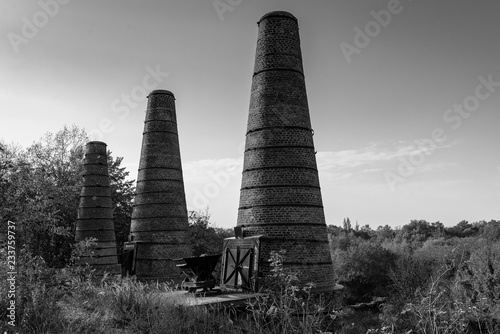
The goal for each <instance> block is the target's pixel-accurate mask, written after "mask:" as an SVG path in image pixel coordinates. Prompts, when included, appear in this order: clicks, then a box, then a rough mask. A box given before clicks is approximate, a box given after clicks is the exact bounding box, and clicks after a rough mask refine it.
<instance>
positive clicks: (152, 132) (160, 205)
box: [130, 90, 192, 283]
mask: <svg viewBox="0 0 500 334" xmlns="http://www.w3.org/2000/svg"><path fill="white" fill-rule="evenodd" d="M187 228H188V217H187V207H186V197H185V192H184V181H183V177H182V165H181V155H180V149H179V138H178V132H177V117H176V111H175V98H174V95H173V94H172V93H171V92H169V91H164V90H156V91H153V92H151V94H150V95H149V97H148V109H147V111H146V120H145V123H144V134H143V139H142V149H141V158H140V162H139V173H138V177H137V187H136V196H135V200H134V207H133V212H132V224H131V227H130V239H131V241H133V242H136V244H137V245H136V247H137V248H136V249H137V255H136V275H137V277H138V278H139V279H143V280H152V279H159V280H174V281H175V282H176V283H178V282H180V280H181V279H182V277H181V275H180V272H179V270H178V268H177V267H176V266H175V263H174V262H173V261H172V259H177V258H182V257H187V256H191V254H192V250H191V246H190V245H189V244H188V238H187Z"/></svg>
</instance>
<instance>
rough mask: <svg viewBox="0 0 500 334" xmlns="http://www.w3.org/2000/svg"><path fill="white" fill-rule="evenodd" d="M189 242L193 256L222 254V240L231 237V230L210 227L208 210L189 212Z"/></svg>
mask: <svg viewBox="0 0 500 334" xmlns="http://www.w3.org/2000/svg"><path fill="white" fill-rule="evenodd" d="M188 219H189V227H188V233H189V241H190V243H191V244H192V245H193V256H200V255H202V254H208V255H210V254H218V253H222V242H223V240H224V238H229V237H232V236H233V231H232V230H231V229H224V228H220V227H213V226H210V225H211V223H210V214H209V213H208V209H207V210H206V211H205V212H203V211H190V212H189V217H188Z"/></svg>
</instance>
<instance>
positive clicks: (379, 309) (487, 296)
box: [329, 219, 500, 334]
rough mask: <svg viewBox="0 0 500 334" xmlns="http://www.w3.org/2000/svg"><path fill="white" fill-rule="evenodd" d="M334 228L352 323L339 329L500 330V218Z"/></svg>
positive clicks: (347, 319) (347, 312) (334, 245)
mask: <svg viewBox="0 0 500 334" xmlns="http://www.w3.org/2000/svg"><path fill="white" fill-rule="evenodd" d="M329 230H330V233H331V246H332V258H333V262H334V267H335V269H336V273H337V275H338V280H339V281H340V283H341V284H343V285H344V286H345V292H344V293H345V299H344V300H345V304H346V306H345V307H344V309H343V319H342V320H341V321H344V322H345V323H351V326H344V328H343V330H342V331H340V333H384V334H385V333H405V334H406V333H433V334H440V333H482V334H484V333H491V334H493V333H500V308H499V306H498V305H499V299H500V222H499V221H494V220H493V221H490V222H486V221H481V222H477V223H473V224H471V223H468V222H466V221H462V222H460V223H459V224H457V225H456V226H454V227H449V228H446V227H444V226H443V225H442V224H441V223H439V222H435V223H429V222H427V221H425V220H413V221H411V222H410V224H408V225H405V226H403V227H402V228H399V229H395V230H393V229H392V228H391V227H389V226H384V227H382V226H380V227H379V228H378V229H377V230H372V229H370V227H369V226H364V227H361V228H360V227H359V226H357V225H356V226H355V227H354V228H352V227H351V224H350V221H349V219H346V220H344V224H343V227H342V228H340V227H336V226H329ZM377 301H381V302H379V303H377ZM360 318H362V319H360ZM367 319H371V321H367ZM366 322H369V323H368V324H366ZM348 327H350V328H348Z"/></svg>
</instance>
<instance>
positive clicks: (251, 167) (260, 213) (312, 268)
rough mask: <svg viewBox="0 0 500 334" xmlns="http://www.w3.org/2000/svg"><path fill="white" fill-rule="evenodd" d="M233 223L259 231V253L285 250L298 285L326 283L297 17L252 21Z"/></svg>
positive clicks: (275, 15)
mask: <svg viewBox="0 0 500 334" xmlns="http://www.w3.org/2000/svg"><path fill="white" fill-rule="evenodd" d="M243 165H244V166H243V177H242V188H241V192H240V205H239V211H238V221H237V225H238V226H240V227H242V230H243V235H244V237H248V236H257V235H262V236H263V238H262V242H261V260H262V270H263V273H264V275H266V274H267V273H268V272H269V269H270V268H269V263H268V262H267V259H269V256H270V252H271V251H279V250H281V249H284V250H285V251H286V253H285V259H284V264H285V266H287V267H289V268H291V269H293V270H296V271H298V276H299V279H300V283H301V284H306V283H308V282H312V283H315V284H316V285H318V286H328V285H332V284H333V266H332V261H331V255H330V250H329V246H328V239H327V232H326V223H325V217H324V211H323V202H322V198H321V190H320V184H319V178H318V171H317V164H316V157H315V150H314V143H313V131H312V128H311V121H310V116H309V108H308V102H307V94H306V85H305V79H304V71H303V66H302V55H301V50H300V38H299V28H298V21H297V19H296V18H295V17H294V16H293V15H291V14H290V13H286V12H271V13H268V14H266V15H264V16H263V17H262V18H261V19H260V21H259V32H258V40H257V52H256V56H255V67H254V75H253V80H252V91H251V98H250V109H249V115H248V126H247V135H246V145H245V155H244V164H243Z"/></svg>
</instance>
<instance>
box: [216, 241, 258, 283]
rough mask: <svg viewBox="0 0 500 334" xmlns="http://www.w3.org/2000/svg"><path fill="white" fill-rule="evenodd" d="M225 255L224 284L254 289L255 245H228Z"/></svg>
mask: <svg viewBox="0 0 500 334" xmlns="http://www.w3.org/2000/svg"><path fill="white" fill-rule="evenodd" d="M234 246H236V245H234ZM224 256H225V268H224V277H223V284H224V285H225V286H230V287H233V288H238V289H240V288H242V289H252V288H253V287H252V273H253V268H252V267H253V259H254V249H253V247H250V248H243V247H240V246H236V247H227V248H226V253H225V254H224Z"/></svg>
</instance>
